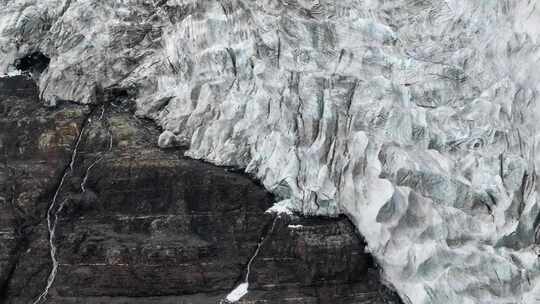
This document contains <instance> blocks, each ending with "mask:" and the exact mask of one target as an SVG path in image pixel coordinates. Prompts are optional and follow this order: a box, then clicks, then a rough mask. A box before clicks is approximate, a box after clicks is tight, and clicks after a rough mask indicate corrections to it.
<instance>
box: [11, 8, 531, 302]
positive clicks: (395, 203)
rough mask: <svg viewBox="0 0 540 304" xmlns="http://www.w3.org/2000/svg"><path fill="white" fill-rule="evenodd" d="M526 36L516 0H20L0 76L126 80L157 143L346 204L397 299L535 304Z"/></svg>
mask: <svg viewBox="0 0 540 304" xmlns="http://www.w3.org/2000/svg"><path fill="white" fill-rule="evenodd" d="M539 39H540V11H539V9H538V8H537V6H536V4H535V1H528V0H514V1H491V0H444V1H443V0H435V1H416V0H391V1H376V0H343V1H330V0H316V1H303V0H286V1H284V0H264V1H263V0H227V1H210V0H168V1H150V0H147V1H144V0H124V1H97V0H87V1H69V0H66V1H60V0H57V1H54V0H48V1H43V0H42V1H38V0H13V1H7V2H6V1H4V2H3V3H2V10H0V73H6V72H9V71H12V70H13V62H15V60H16V59H17V58H21V57H23V56H25V55H27V54H29V53H32V52H35V51H41V52H42V53H43V54H46V55H47V56H48V57H49V58H50V59H51V61H50V63H49V66H48V68H47V69H46V70H44V71H43V73H42V74H41V76H40V89H41V95H42V97H43V98H44V99H45V100H49V101H51V100H62V99H67V100H76V101H78V102H81V103H92V102H95V101H96V100H97V97H98V96H99V94H98V93H100V92H101V91H103V90H108V89H110V88H113V87H114V88H124V89H130V91H132V92H135V96H133V97H134V100H135V102H136V105H137V113H136V114H137V115H140V116H146V117H149V118H151V119H153V120H154V121H156V123H157V124H159V125H160V126H161V127H162V128H164V130H166V132H170V133H166V134H167V135H164V137H166V138H163V142H168V140H167V138H168V139H170V138H172V135H171V133H173V134H174V136H179V137H180V138H185V139H188V140H189V142H190V149H189V150H188V151H187V155H188V156H190V157H193V158H198V159H205V160H208V161H211V162H213V163H215V164H218V165H228V166H238V167H243V168H246V171H247V172H249V173H252V174H253V175H254V176H256V177H257V178H259V179H260V180H261V182H262V183H263V184H264V186H265V187H266V188H267V189H268V190H270V191H272V192H273V193H274V194H275V195H276V196H277V197H278V199H280V200H284V201H286V202H287V210H289V212H290V210H294V211H298V212H302V213H304V214H312V215H315V214H319V215H337V214H347V215H348V216H349V217H350V218H351V220H352V221H353V223H354V224H355V225H356V227H357V228H358V229H359V231H360V232H361V233H362V234H363V235H364V237H365V239H366V240H367V242H368V246H369V251H370V252H371V253H372V254H373V255H374V256H375V258H376V259H377V261H378V263H379V264H380V265H381V267H382V269H383V270H384V275H385V278H386V280H387V281H388V282H390V283H391V284H392V285H393V286H394V287H395V288H396V289H397V291H398V292H399V294H400V295H401V297H402V298H403V299H404V300H405V301H406V302H411V303H419V304H423V303H459V304H467V303H534V301H535V300H534V299H536V298H540V289H539V288H538V285H539V284H537V282H539V281H540V265H539V263H538V258H537V252H538V243H539V242H540V233H539V230H538V229H537V227H538V225H539V222H540V217H539V211H540V208H539V205H538V201H537V200H538V198H537V197H538V184H537V183H536V181H537V180H538V179H537V171H536V168H537V167H538V166H539V165H540V154H539V153H538V152H537V150H536V147H537V145H538V143H539V142H540V135H538V133H539V132H538V131H539V129H540V123H538V122H539V118H540V117H539V116H540V104H539V102H538V96H540V95H539V94H538V93H539V92H538V91H539V84H540V74H539V73H538V71H539V70H540V61H539V60H538V59H539V58H540V52H539V50H540V48H539V43H540V41H539ZM161 140H162V139H161V136H160V142H161ZM278 206H281V205H278ZM281 207H282V206H281ZM281 207H276V208H281Z"/></svg>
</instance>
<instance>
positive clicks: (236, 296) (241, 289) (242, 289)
mask: <svg viewBox="0 0 540 304" xmlns="http://www.w3.org/2000/svg"><path fill="white" fill-rule="evenodd" d="M248 287H249V284H248V283H246V282H244V283H242V284H239V285H238V286H236V288H235V289H233V291H231V292H230V293H229V294H228V295H227V297H226V298H225V299H227V301H229V302H230V303H234V302H238V300H240V299H241V298H242V297H243V296H245V295H246V294H247V293H248Z"/></svg>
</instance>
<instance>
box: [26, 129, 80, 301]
mask: <svg viewBox="0 0 540 304" xmlns="http://www.w3.org/2000/svg"><path fill="white" fill-rule="evenodd" d="M84 130H85V124H84V123H83V127H82V129H81V131H80V132H79V135H78V136H77V141H76V143H75V147H74V148H73V151H72V152H71V161H70V163H69V167H68V168H66V170H65V171H64V174H63V175H62V178H61V179H60V183H59V184H58V187H56V191H55V192H54V196H53V198H52V200H51V203H50V205H49V209H48V210H47V228H48V229H49V246H50V255H51V260H52V269H51V272H50V274H49V277H48V278H47V285H45V289H44V290H43V292H42V293H41V294H40V295H39V297H37V298H36V300H35V301H34V302H33V304H39V303H42V302H43V301H44V300H45V299H46V297H47V295H48V294H49V289H50V288H51V286H52V284H53V283H54V280H55V278H56V273H57V272H58V260H57V259H56V250H57V249H56V245H55V244H54V239H55V233H56V225H57V223H58V214H59V213H60V211H62V209H63V208H64V204H65V202H66V201H65V200H64V201H62V202H61V203H60V205H59V206H58V208H57V209H56V211H55V207H56V200H57V199H58V195H59V194H60V191H61V190H62V186H63V185H64V182H65V181H66V178H67V176H68V175H69V174H71V172H73V165H74V164H75V159H76V158H77V152H78V149H79V144H80V143H81V139H82V136H83V134H84Z"/></svg>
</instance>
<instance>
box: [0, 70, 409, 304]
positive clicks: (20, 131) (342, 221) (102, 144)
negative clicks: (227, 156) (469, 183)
mask: <svg viewBox="0 0 540 304" xmlns="http://www.w3.org/2000/svg"><path fill="white" fill-rule="evenodd" d="M102 95H103V99H102V101H103V102H102V103H101V104H98V105H93V106H91V107H90V106H81V105H76V104H73V103H69V102H63V103H59V104H57V105H56V106H55V107H44V106H42V104H41V102H40V101H39V99H38V96H37V89H36V86H35V84H34V83H33V81H32V80H30V79H28V78H26V77H25V76H17V77H13V78H0V113H1V117H0V148H1V150H0V151H1V155H0V156H1V160H2V162H1V167H0V208H1V209H0V210H1V212H0V217H1V221H0V233H1V234H0V237H1V242H0V288H1V289H0V292H1V293H0V302H1V303H10V304H11V303H13V304H15V303H25V304H26V303H32V302H33V301H34V300H36V299H37V298H38V296H39V295H40V294H43V291H44V289H45V287H46V286H47V280H48V279H49V280H50V279H51V278H52V281H51V284H50V286H49V287H50V288H49V289H48V292H47V293H46V294H45V295H44V296H43V297H42V301H41V302H42V303H201V304H203V303H217V302H218V301H220V300H221V299H223V298H224V297H225V296H226V295H227V294H228V293H229V292H230V291H231V290H232V289H233V288H234V287H235V286H236V285H237V284H238V283H239V282H241V281H242V280H243V279H244V276H245V275H246V265H247V263H248V260H249V259H250V258H251V257H252V256H253V253H254V251H255V249H256V247H257V244H258V242H259V241H260V239H261V237H262V236H265V241H264V243H262V246H261V248H260V251H259V254H258V255H257V256H256V257H255V259H254V260H253V262H252V264H251V274H250V280H249V281H250V289H249V292H248V294H247V295H246V296H245V297H243V298H242V299H241V300H240V302H241V303H398V302H399V300H398V298H397V297H396V295H395V294H393V293H392V292H391V291H389V290H388V289H387V288H386V287H384V286H383V285H382V284H381V282H380V277H379V270H378V269H376V267H375V265H374V263H373V261H372V259H371V257H370V255H369V254H367V253H366V252H364V247H365V243H364V242H363V240H362V238H361V237H359V236H358V235H357V234H356V233H355V229H354V227H353V226H352V225H351V223H350V222H349V221H348V220H347V219H346V218H344V217H339V218H334V219H326V218H296V217H290V216H289V215H280V216H279V218H278V219H277V220H276V221H275V227H274V228H273V229H271V230H270V227H271V225H272V223H273V222H274V217H275V215H273V214H269V213H265V211H266V210H267V209H268V208H269V207H270V206H271V205H272V203H273V197H272V196H271V195H270V194H268V192H267V191H265V190H264V189H263V188H262V187H261V186H260V185H257V184H256V183H254V182H253V181H252V180H251V179H250V178H248V177H246V176H245V175H242V174H239V173H235V172H233V171H231V170H228V169H227V168H222V167H215V166H213V165H210V164H207V163H203V162H200V161H196V160H192V159H189V158H186V157H184V156H183V150H182V149H178V148H171V149H160V148H159V147H158V145H157V138H158V135H159V132H158V131H157V130H156V128H155V127H154V126H153V124H152V123H150V122H147V121H144V120H140V119H138V118H135V117H134V116H133V114H132V111H131V109H130V108H129V107H128V106H127V105H129V101H126V99H125V98H124V97H125V96H123V95H122V94H119V93H118V92H117V91H106V92H104V93H103V94H102ZM77 142H78V143H77ZM70 164H73V166H72V167H70ZM62 176H65V178H64V180H63V181H62ZM57 192H58V193H57ZM55 194H57V195H56V199H55V200H54V198H55ZM53 201H54V206H53V207H51V203H52V202H53ZM47 212H51V213H50V215H52V217H51V220H52V221H53V222H54V223H55V225H54V238H53V240H52V241H53V244H54V247H55V248H56V252H55V259H56V260H57V262H58V265H57V272H56V273H55V275H54V276H52V277H51V271H52V269H53V264H52V259H51V255H50V254H51V245H50V243H49V238H50V234H51V232H50V229H48V228H50V226H52V225H48V223H47ZM55 220H56V221H55Z"/></svg>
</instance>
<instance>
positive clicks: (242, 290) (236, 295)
mask: <svg viewBox="0 0 540 304" xmlns="http://www.w3.org/2000/svg"><path fill="white" fill-rule="evenodd" d="M280 218H281V215H280V214H276V215H275V216H274V220H273V221H272V227H271V228H270V230H269V231H268V232H267V233H266V235H265V236H263V237H261V239H260V241H259V243H258V244H257V249H255V252H254V253H253V255H252V256H251V258H250V259H249V261H248V263H247V266H246V277H245V279H244V282H242V283H241V284H239V285H238V286H237V287H236V288H235V289H233V290H232V291H231V292H230V293H229V294H228V295H227V297H225V299H226V302H224V301H221V303H234V302H238V300H240V299H241V298H242V297H243V296H245V295H246V294H247V293H248V288H249V274H250V272H251V264H252V263H253V261H254V260H255V258H256V257H257V255H259V251H260V250H261V247H262V245H263V244H264V241H266V239H268V237H269V236H270V235H272V233H273V232H274V228H275V227H276V223H277V221H278V219H280Z"/></svg>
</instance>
